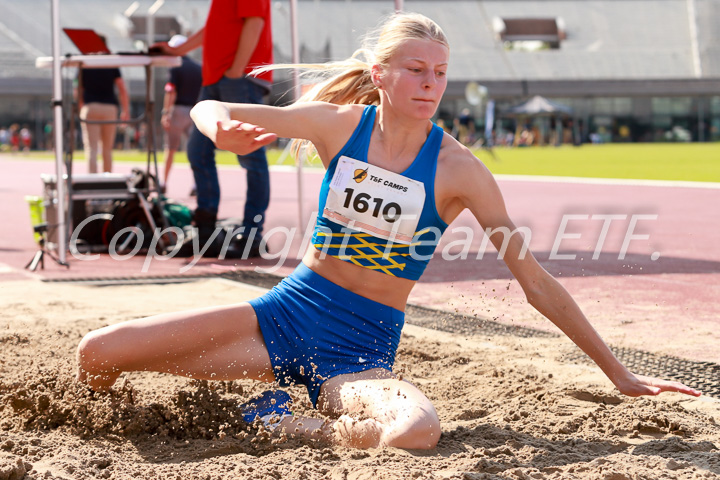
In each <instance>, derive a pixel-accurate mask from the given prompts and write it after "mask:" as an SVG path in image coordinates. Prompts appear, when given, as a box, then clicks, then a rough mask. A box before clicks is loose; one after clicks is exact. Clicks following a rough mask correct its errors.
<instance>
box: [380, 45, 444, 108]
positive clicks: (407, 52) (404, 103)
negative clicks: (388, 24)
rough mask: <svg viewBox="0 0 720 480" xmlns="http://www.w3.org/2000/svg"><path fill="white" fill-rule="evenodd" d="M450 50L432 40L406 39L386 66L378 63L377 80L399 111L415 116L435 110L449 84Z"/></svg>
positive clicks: (389, 101) (386, 98) (391, 104)
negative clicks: (379, 65) (380, 65)
mask: <svg viewBox="0 0 720 480" xmlns="http://www.w3.org/2000/svg"><path fill="white" fill-rule="evenodd" d="M449 55H450V52H449V51H448V49H447V47H445V46H444V45H442V44H440V43H438V42H435V41H432V40H419V39H411V40H406V41H405V42H403V43H402V44H401V45H400V47H399V48H398V49H397V51H396V52H395V54H394V55H393V56H392V58H391V59H390V61H389V62H388V65H387V66H386V67H375V68H374V69H373V72H374V74H375V75H374V80H375V84H376V85H377V86H378V88H380V90H381V91H383V92H384V94H385V95H384V99H385V101H387V102H388V103H389V104H390V106H391V107H392V108H393V109H394V110H396V111H397V112H399V113H402V114H405V115H408V116H410V117H411V118H415V119H430V118H432V116H433V115H434V114H435V111H436V110H437V107H438V105H439V104H440V99H441V98H442V96H443V93H445V88H446V87H447V76H446V74H447V67H448V57H449Z"/></svg>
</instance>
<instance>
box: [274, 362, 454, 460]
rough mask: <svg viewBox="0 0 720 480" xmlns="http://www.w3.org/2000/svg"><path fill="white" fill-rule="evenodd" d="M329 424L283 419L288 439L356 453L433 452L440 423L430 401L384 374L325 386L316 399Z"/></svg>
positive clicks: (347, 378)
mask: <svg viewBox="0 0 720 480" xmlns="http://www.w3.org/2000/svg"><path fill="white" fill-rule="evenodd" d="M318 408H319V409H320V410H321V412H322V413H324V414H326V415H328V416H331V417H337V420H335V421H334V422H331V423H323V422H322V421H320V420H316V419H315V420H313V419H298V418H292V419H290V418H288V419H285V420H284V421H283V422H282V423H281V427H282V428H283V429H284V431H285V432H287V433H293V432H294V433H300V434H304V435H307V436H312V435H316V436H319V437H321V438H324V439H326V440H329V441H332V442H334V443H339V444H342V445H345V446H350V447H355V448H371V447H377V446H388V447H398V448H417V449H428V448H434V447H435V445H436V444H437V442H438V439H439V438H440V420H439V419H438V416H437V412H436V411H435V407H433V405H432V403H431V402H430V400H429V399H428V398H427V397H426V396H425V395H424V394H423V393H422V392H420V390H418V389H417V387H415V386H414V385H412V384H410V383H408V382H405V381H402V380H399V379H397V377H395V376H394V375H393V374H392V373H391V372H389V371H387V370H384V369H373V370H368V371H366V372H360V373H354V374H348V375H339V376H337V377H334V378H332V379H330V380H328V381H326V382H325V383H324V384H323V386H322V390H321V393H320V397H319V399H318Z"/></svg>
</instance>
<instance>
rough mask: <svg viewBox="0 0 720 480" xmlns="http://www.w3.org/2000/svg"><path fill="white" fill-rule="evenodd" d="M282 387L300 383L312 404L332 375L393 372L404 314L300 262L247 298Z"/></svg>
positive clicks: (314, 404)
mask: <svg viewBox="0 0 720 480" xmlns="http://www.w3.org/2000/svg"><path fill="white" fill-rule="evenodd" d="M250 305H252V307H253V308H254V309H255V313H256V315H257V318H258V322H259V323H260V330H261V331H262V334H263V337H264V339H265V344H266V345H267V349H268V352H269V353H270V361H271V363H272V367H273V372H274V373H275V378H276V379H277V381H278V382H279V383H280V385H281V386H287V385H291V384H294V383H300V384H303V385H305V386H306V387H307V389H308V394H309V395H310V400H311V401H312V403H313V406H317V399H318V395H319V394H320V387H321V386H322V384H323V382H325V381H326V380H328V379H330V378H332V377H335V376H337V375H343V374H346V373H356V372H362V371H365V370H370V369H372V368H384V369H386V370H392V367H393V364H394V363H395V352H396V350H397V347H398V343H399V342H400V331H401V330H402V327H403V324H404V323H405V313H404V312H402V311H400V310H397V309H395V308H392V307H388V306H386V305H383V304H380V303H377V302H375V301H373V300H370V299H367V298H365V297H362V296H360V295H358V294H356V293H353V292H350V291H348V290H345V289H344V288H342V287H340V286H338V285H336V284H334V283H333V282H331V281H329V280H327V279H325V278H324V277H321V276H320V275H318V274H317V273H315V272H313V271H312V270H310V269H309V268H308V267H307V266H305V265H304V264H302V263H301V264H300V265H299V266H298V267H297V268H296V269H295V271H293V272H292V273H291V274H290V275H289V276H288V277H287V278H285V279H283V281H282V282H280V284H279V285H277V286H276V287H274V288H273V289H272V290H270V291H269V292H268V293H266V294H265V295H263V296H261V297H258V298H255V299H253V300H250Z"/></svg>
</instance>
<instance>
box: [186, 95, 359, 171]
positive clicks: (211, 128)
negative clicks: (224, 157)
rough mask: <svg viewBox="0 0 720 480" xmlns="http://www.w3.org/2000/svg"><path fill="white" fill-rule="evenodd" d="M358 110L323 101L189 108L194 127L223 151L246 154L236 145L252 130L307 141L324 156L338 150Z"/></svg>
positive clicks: (214, 104) (355, 121) (210, 102)
mask: <svg viewBox="0 0 720 480" xmlns="http://www.w3.org/2000/svg"><path fill="white" fill-rule="evenodd" d="M362 109H363V106H361V105H334V104H331V103H325V102H301V103H295V104H292V105H290V106H287V107H273V106H267V105H257V104H246V103H224V102H218V101H214V100H205V101H202V102H200V103H198V104H197V105H195V107H193V109H192V111H191V116H192V119H193V121H194V122H195V124H196V125H197V127H198V129H199V130H200V131H201V132H202V133H204V134H205V135H206V136H207V137H208V138H210V139H211V140H212V141H213V142H215V145H217V147H218V148H222V149H224V150H230V151H233V152H235V153H241V154H242V153H247V152H238V151H236V148H237V147H240V148H245V146H246V144H247V143H248V142H246V141H245V139H244V138H241V137H249V136H250V134H251V133H253V132H254V133H256V134H257V135H258V136H259V135H272V134H274V135H276V136H278V137H285V138H300V139H304V140H310V141H311V142H312V143H313V145H315V148H316V149H317V150H318V153H319V154H320V156H321V157H323V158H324V159H325V158H328V156H329V155H332V154H334V153H337V152H338V151H340V149H341V148H342V146H343V145H344V144H345V142H347V140H348V138H349V136H350V135H351V134H352V132H353V130H354V129H355V127H356V126H357V124H358V122H359V120H360V116H361V114H362ZM241 125H242V127H241V128H238V127H240V126H241ZM219 129H220V130H219ZM235 135H237V136H238V138H235V137H234V136H235ZM273 139H274V137H273V138H272V139H271V140H270V141H272V140H273ZM267 143H269V142H267ZM260 146H262V145H257V146H256V147H255V148H260Z"/></svg>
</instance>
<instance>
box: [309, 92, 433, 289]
mask: <svg viewBox="0 0 720 480" xmlns="http://www.w3.org/2000/svg"><path fill="white" fill-rule="evenodd" d="M375 114H376V107H375V106H374V105H368V106H366V107H365V110H364V111H363V114H362V118H361V119H360V123H359V124H358V126H357V127H356V128H355V131H354V132H353V134H352V136H351V137H350V140H348V142H347V143H346V144H345V146H344V147H343V148H342V149H341V150H340V152H339V153H338V154H337V155H336V156H335V157H334V158H333V159H332V161H331V162H330V165H329V166H328V168H327V171H326V172H325V177H324V179H323V182H322V187H321V188H320V199H319V207H318V216H317V222H316V224H315V230H314V231H313V237H312V242H313V245H314V246H315V248H317V249H318V250H319V251H320V252H322V253H324V254H326V255H330V256H332V257H335V258H338V259H340V260H343V261H345V262H349V263H353V264H355V265H358V266H360V267H364V268H369V269H372V270H377V271H379V272H382V273H385V274H387V275H392V276H397V277H401V278H407V279H410V280H417V279H419V278H420V276H421V275H422V273H423V271H424V270H425V267H426V266H427V264H428V262H429V261H430V259H431V258H432V255H433V252H434V251H435V247H436V246H437V244H438V242H439V241H440V237H441V236H442V234H443V232H444V231H445V229H446V228H447V224H446V223H445V222H444V221H443V220H442V218H440V215H439V214H438V212H437V208H436V206H435V191H434V187H435V172H436V169H437V159H438V154H439V152H440V144H441V143H442V139H443V130H442V128H440V127H438V126H437V125H433V127H432V129H431V131H430V134H429V135H428V137H427V139H426V140H425V144H424V145H423V146H422V148H421V149H420V152H419V153H418V155H417V157H416V158H415V160H414V161H413V163H412V164H411V165H410V166H409V167H408V168H407V169H406V170H405V171H404V172H402V173H400V174H394V173H392V172H387V171H385V170H383V169H380V168H379V167H375V166H372V165H368V158H367V156H368V148H369V146H370V136H371V134H372V131H373V127H374V125H375ZM342 157H349V159H354V160H351V165H354V166H355V167H356V168H355V169H354V170H352V168H351V169H350V170H348V172H350V173H349V176H348V175H346V177H347V178H345V177H342V175H343V171H340V170H341V169H344V168H345V167H346V166H347V158H342ZM339 164H340V165H341V167H340V168H338V165H339ZM363 165H368V167H366V168H365V169H363V168H362V167H363ZM349 168H350V167H349ZM369 168H372V169H375V170H374V173H376V174H377V172H378V171H380V172H385V173H386V175H383V177H391V178H392V179H393V181H392V182H390V181H387V180H385V181H384V182H381V181H382V180H383V179H382V178H378V177H380V175H379V174H377V175H375V176H373V175H368V173H367V172H368V169H369ZM336 171H337V172H336ZM353 172H354V174H353ZM336 173H337V174H336ZM338 177H341V182H342V186H345V185H351V186H353V188H345V189H344V190H343V188H342V186H341V187H339V188H338V185H339V184H340V183H338V182H339V179H338ZM366 179H367V182H368V183H372V181H373V180H374V181H375V182H377V183H381V184H382V183H384V184H385V185H386V186H385V187H380V188H386V189H387V188H390V189H392V188H394V189H400V190H402V189H403V188H405V187H403V185H404V184H407V185H410V184H414V185H416V187H415V188H414V189H411V192H416V191H417V189H418V188H419V190H420V191H422V189H423V187H424V192H425V193H424V195H425V199H424V202H422V201H421V200H419V199H418V198H417V197H418V195H414V197H415V203H417V204H418V205H417V206H416V207H421V208H422V210H421V213H420V214H419V218H417V215H414V216H413V217H416V218H417V226H416V227H415V230H414V234H412V236H411V238H410V236H407V235H406V240H405V241H402V242H400V241H397V238H398V237H397V236H390V237H388V238H390V239H387V238H384V237H380V236H375V235H373V234H372V233H371V232H376V231H377V230H374V229H373V228H372V227H370V226H368V227H367V228H357V229H356V228H353V227H354V226H356V225H366V224H365V223H362V221H358V222H357V223H355V221H354V220H351V223H349V224H348V223H347V222H346V223H345V224H342V223H338V221H337V219H338V217H341V218H345V217H344V216H343V215H338V214H337V213H336V212H335V211H334V210H333V209H332V205H330V204H333V205H339V207H343V206H344V207H347V209H346V210H348V211H352V209H353V207H354V208H355V210H357V211H359V212H361V213H358V215H359V216H360V215H363V214H364V215H365V216H366V217H365V218H370V217H368V215H371V214H374V215H375V217H384V218H385V219H387V221H390V222H392V221H394V218H395V217H394V216H393V215H395V214H396V213H399V212H400V210H401V206H402V203H401V202H400V201H398V202H400V204H398V203H394V202H389V201H385V204H384V205H383V198H373V197H372V194H364V195H365V197H363V198H359V197H362V195H357V194H355V198H352V195H353V194H354V186H355V185H356V183H360V182H364V181H366ZM353 180H354V181H355V182H353ZM418 183H419V184H422V185H418ZM387 185H390V187H388V186H387ZM333 189H335V190H333ZM335 191H337V192H338V193H336V192H335ZM370 191H372V190H370ZM386 191H387V190H386ZM405 191H406V192H407V191H408V190H407V188H405ZM333 195H336V197H337V198H338V199H339V200H334V201H331V202H328V198H329V196H330V197H331V198H332V196H333ZM420 195H422V193H420ZM343 203H344V205H343ZM328 205H330V207H328ZM350 215H352V212H351V214H350Z"/></svg>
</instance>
